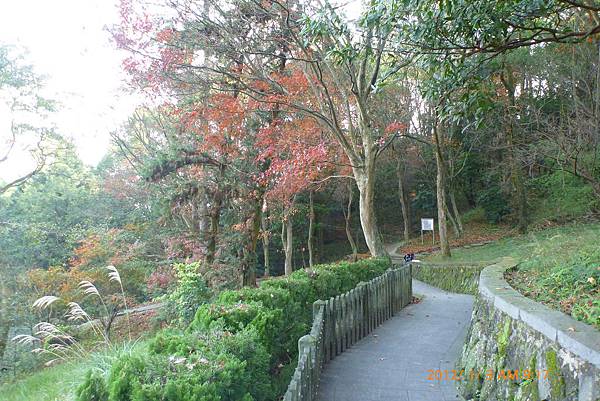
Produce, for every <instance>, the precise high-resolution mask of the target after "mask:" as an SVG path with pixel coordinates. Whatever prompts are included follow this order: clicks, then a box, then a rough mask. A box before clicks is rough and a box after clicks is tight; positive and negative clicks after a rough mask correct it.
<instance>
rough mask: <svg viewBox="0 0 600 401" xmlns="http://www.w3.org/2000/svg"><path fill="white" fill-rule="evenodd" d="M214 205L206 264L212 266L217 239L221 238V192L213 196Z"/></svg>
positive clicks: (211, 210)
mask: <svg viewBox="0 0 600 401" xmlns="http://www.w3.org/2000/svg"><path fill="white" fill-rule="evenodd" d="M212 203H213V205H212V207H211V209H210V216H209V219H210V223H209V226H210V227H209V233H208V244H207V246H206V258H205V260H206V263H207V264H212V263H213V262H214V261H215V254H216V252H217V238H218V236H219V223H220V220H221V209H222V208H223V196H222V193H221V191H219V190H217V192H216V193H215V194H214V196H213V202H212Z"/></svg>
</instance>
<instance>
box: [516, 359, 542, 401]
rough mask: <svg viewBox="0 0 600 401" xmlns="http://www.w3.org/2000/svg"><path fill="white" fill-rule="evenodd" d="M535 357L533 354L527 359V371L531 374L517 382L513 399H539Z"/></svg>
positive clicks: (524, 400)
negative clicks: (517, 387) (517, 386)
mask: <svg viewBox="0 0 600 401" xmlns="http://www.w3.org/2000/svg"><path fill="white" fill-rule="evenodd" d="M536 364H537V358H536V356H535V355H533V356H532V357H531V359H530V360H529V371H530V372H531V373H532V376H531V378H530V379H529V380H524V381H522V382H521V383H520V384H519V390H518V391H517V395H516V397H515V401H540V392H539V390H538V386H537V377H536Z"/></svg>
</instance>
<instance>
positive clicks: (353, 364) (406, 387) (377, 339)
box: [317, 248, 473, 401]
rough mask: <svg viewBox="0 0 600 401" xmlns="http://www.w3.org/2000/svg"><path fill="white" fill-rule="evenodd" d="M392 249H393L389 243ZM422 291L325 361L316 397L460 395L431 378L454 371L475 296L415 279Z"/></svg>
mask: <svg viewBox="0 0 600 401" xmlns="http://www.w3.org/2000/svg"><path fill="white" fill-rule="evenodd" d="M388 249H389V248H388ZM413 292H414V293H415V294H418V295H422V296H423V297H422V301H421V302H420V303H418V304H411V305H408V306H407V307H406V308H404V309H403V310H401V311H400V313H398V315H396V316H395V317H393V318H392V319H390V320H388V321H387V322H385V323H384V324H383V325H381V326H379V327H378V328H377V329H376V330H375V331H373V333H371V334H370V335H369V336H368V337H365V338H364V339H362V340H361V341H359V342H358V343H357V344H355V345H354V346H353V347H351V348H349V349H348V350H346V352H344V353H342V354H341V355H339V356H337V357H336V358H335V359H334V360H333V361H331V362H329V363H328V364H327V365H325V369H324V371H323V375H322V377H321V384H320V387H319V396H318V398H317V401H451V400H461V399H462V398H461V397H460V396H459V395H458V393H457V391H456V387H455V386H454V382H452V381H451V380H447V381H430V380H427V376H428V372H427V370H429V369H434V370H435V369H440V370H442V371H443V370H444V369H448V370H452V369H454V366H455V361H456V360H457V359H458V356H459V354H460V352H461V349H462V345H463V343H464V340H465V337H466V334H467V329H468V326H469V322H470V319H471V311H472V307H473V297H472V296H470V295H462V294H453V293H449V292H445V291H442V290H440V289H438V288H435V287H432V286H430V285H427V284H425V283H423V282H420V281H418V280H413Z"/></svg>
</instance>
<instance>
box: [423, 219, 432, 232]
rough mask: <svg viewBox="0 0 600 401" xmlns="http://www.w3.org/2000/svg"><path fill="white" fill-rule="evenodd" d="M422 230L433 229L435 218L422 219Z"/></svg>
mask: <svg viewBox="0 0 600 401" xmlns="http://www.w3.org/2000/svg"><path fill="white" fill-rule="evenodd" d="M421 231H433V219H421Z"/></svg>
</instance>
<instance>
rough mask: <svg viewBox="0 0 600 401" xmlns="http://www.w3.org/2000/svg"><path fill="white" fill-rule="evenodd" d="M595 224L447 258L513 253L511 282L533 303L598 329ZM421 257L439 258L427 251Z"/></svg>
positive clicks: (599, 264) (599, 234)
mask: <svg viewBox="0 0 600 401" xmlns="http://www.w3.org/2000/svg"><path fill="white" fill-rule="evenodd" d="M599 240H600V224H598V223H592V224H570V225H566V226H560V227H553V228H550V229H546V230H540V231H537V232H533V233H530V234H527V235H520V236H515V237H510V238H503V239H501V240H499V241H496V242H494V243H492V244H488V245H484V246H481V247H474V248H468V249H455V250H453V256H452V261H453V262H454V261H468V262H474V261H488V260H489V261H492V260H494V259H496V258H498V257H501V256H513V257H515V258H517V259H519V260H520V261H521V264H520V266H519V270H518V272H516V273H513V274H511V275H509V276H508V278H509V281H510V282H511V284H512V285H513V286H514V287H515V288H517V289H518V290H519V291H521V292H522V293H523V294H524V295H526V296H529V297H531V298H533V299H535V300H537V301H539V302H543V303H545V304H547V305H549V306H551V307H553V308H556V309H560V310H562V311H563V312H565V313H567V314H570V315H572V316H573V317H574V318H576V319H578V320H582V321H585V322H587V323H589V324H593V325H596V327H598V328H600V246H598V245H599ZM425 259H426V260H430V261H441V260H442V258H441V257H440V256H439V255H437V254H433V255H431V256H429V257H427V258H425Z"/></svg>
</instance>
